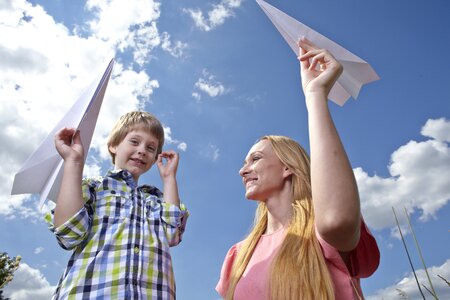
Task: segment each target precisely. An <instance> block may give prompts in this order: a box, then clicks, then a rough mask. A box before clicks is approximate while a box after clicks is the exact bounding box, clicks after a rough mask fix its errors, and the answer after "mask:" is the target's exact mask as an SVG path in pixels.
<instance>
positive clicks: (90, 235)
mask: <svg viewBox="0 0 450 300" xmlns="http://www.w3.org/2000/svg"><path fill="white" fill-rule="evenodd" d="M82 190H83V198H84V200H85V205H84V207H83V208H82V209H81V210H80V211H79V212H77V213H76V214H75V215H74V216H73V217H72V218H71V219H69V220H68V221H67V222H65V223H64V224H62V225H60V226H59V227H56V228H55V227H54V225H53V211H52V212H51V213H48V214H47V215H46V216H45V219H46V221H47V223H48V224H49V226H50V230H51V231H53V232H54V234H55V235H56V238H57V240H58V243H59V244H60V245H61V247H62V248H64V249H67V250H69V249H74V252H73V254H72V256H71V257H70V260H69V263H68V264H67V268H66V270H65V272H64V274H63V276H62V277H61V279H60V281H59V283H58V287H57V290H56V292H55V295H54V297H53V299H175V281H174V274H173V270H172V261H171V257H170V253H169V247H170V246H175V245H177V244H178V243H179V242H180V241H181V236H182V234H183V232H184V229H185V224H186V220H187V218H188V215H189V213H188V212H187V210H186V208H185V207H184V205H183V204H181V205H180V206H181V209H180V208H178V207H177V206H175V205H172V204H169V203H165V202H163V201H162V193H161V191H160V190H158V189H157V188H155V187H152V186H148V185H143V186H139V187H137V186H136V183H135V181H134V180H133V177H132V176H131V174H130V173H129V172H128V171H118V172H117V171H116V172H108V174H107V175H106V176H105V177H103V178H102V177H100V178H99V179H83V183H82Z"/></svg>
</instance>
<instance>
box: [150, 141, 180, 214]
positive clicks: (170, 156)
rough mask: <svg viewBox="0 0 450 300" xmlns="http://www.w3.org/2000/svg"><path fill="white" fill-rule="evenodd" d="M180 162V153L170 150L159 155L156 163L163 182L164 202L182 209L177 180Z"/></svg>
mask: <svg viewBox="0 0 450 300" xmlns="http://www.w3.org/2000/svg"><path fill="white" fill-rule="evenodd" d="M163 158H165V159H166V164H164V163H163ZM178 161H179V155H178V153H176V152H175V151H173V150H170V151H163V152H162V153H161V154H160V155H158V159H157V161H156V163H157V166H158V170H159V174H160V175H161V179H162V182H163V193H164V202H166V203H170V204H173V205H176V206H178V207H180V197H179V195H178V184H177V178H176V174H177V168H178Z"/></svg>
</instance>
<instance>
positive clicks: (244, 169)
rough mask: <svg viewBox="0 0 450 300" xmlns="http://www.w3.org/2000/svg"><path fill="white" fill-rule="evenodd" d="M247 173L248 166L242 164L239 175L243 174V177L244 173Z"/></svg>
mask: <svg viewBox="0 0 450 300" xmlns="http://www.w3.org/2000/svg"><path fill="white" fill-rule="evenodd" d="M247 173H248V170H247V166H242V168H240V169H239V175H241V177H244V175H245V174H247Z"/></svg>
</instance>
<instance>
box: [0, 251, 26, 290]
mask: <svg viewBox="0 0 450 300" xmlns="http://www.w3.org/2000/svg"><path fill="white" fill-rule="evenodd" d="M21 259H22V257H20V255H18V256H16V257H13V258H10V257H9V256H8V253H6V252H1V253H0V290H1V289H3V287H5V286H6V285H7V284H8V283H9V282H10V281H11V280H13V277H14V272H15V271H16V270H17V268H19V263H20V260H21ZM0 295H1V294H0ZM2 298H3V297H2Z"/></svg>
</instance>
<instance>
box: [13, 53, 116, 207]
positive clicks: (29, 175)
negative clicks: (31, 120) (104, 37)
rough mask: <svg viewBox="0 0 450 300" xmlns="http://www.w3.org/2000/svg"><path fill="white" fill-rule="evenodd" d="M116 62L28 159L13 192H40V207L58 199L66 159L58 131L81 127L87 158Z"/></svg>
mask: <svg viewBox="0 0 450 300" xmlns="http://www.w3.org/2000/svg"><path fill="white" fill-rule="evenodd" d="M113 65H114V59H112V60H111V61H110V63H109V65H108V67H107V68H106V71H105V72H104V73H102V74H101V75H100V76H99V77H98V79H97V80H95V81H94V82H92V84H91V85H90V86H89V87H88V88H87V89H86V91H85V92H84V93H83V94H82V95H81V97H80V98H79V99H78V100H77V101H76V102H75V103H74V104H73V106H72V107H71V108H70V110H69V111H68V112H67V113H66V115H65V116H64V117H63V118H62V119H61V121H59V123H58V124H57V125H56V126H55V128H54V129H53V130H52V131H51V132H50V134H49V135H48V136H47V138H46V139H45V140H44V141H43V142H42V144H41V145H40V146H39V147H38V148H37V149H36V151H34V152H33V153H32V154H31V155H30V157H29V158H28V159H27V160H26V161H25V163H24V165H23V166H22V168H21V169H20V170H19V172H18V173H17V174H16V175H15V177H14V182H13V188H12V191H11V194H12V195H17V194H36V193H39V194H40V207H42V204H43V203H44V201H45V200H46V199H50V200H53V201H56V198H57V196H58V192H59V188H60V186H61V179H62V170H63V168H62V166H63V164H64V161H63V159H62V158H61V156H60V155H59V153H58V152H57V151H56V148H55V142H54V139H55V134H56V132H57V131H58V130H60V129H61V128H63V127H68V128H77V129H78V130H80V134H81V142H82V143H83V149H84V160H86V157H87V154H88V150H89V146H90V144H91V140H92V135H93V133H94V129H95V125H96V123H97V118H98V114H99V112H100V107H101V105H102V102H103V97H104V95H105V91H106V87H107V86H108V82H109V78H110V76H111V72H112V68H113Z"/></svg>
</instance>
